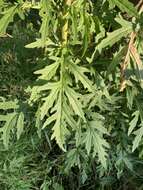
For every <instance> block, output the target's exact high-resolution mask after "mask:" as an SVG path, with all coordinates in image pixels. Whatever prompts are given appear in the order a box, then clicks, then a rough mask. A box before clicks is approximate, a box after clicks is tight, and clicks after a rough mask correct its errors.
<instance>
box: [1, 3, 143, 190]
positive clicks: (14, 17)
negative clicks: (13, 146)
mask: <svg viewBox="0 0 143 190" xmlns="http://www.w3.org/2000/svg"><path fill="white" fill-rule="evenodd" d="M142 11H143V2H142V1H139V2H138V3H137V5H136V6H135V5H134V4H132V3H131V2H130V1H128V0H124V1H121V0H104V1H100V0H97V1H90V0H88V1H87V0H80V1H79V0H61V1H54V0H40V1H32V2H31V1H28V0H26V1H23V0H19V1H14V2H13V1H5V0H0V15H1V18H0V38H1V39H2V40H3V41H4V42H6V41H7V40H8V39H9V38H12V39H13V38H14V41H15V42H17V41H18V40H17V38H16V37H17V35H18V33H19V28H21V27H25V28H26V29H25V33H26V34H24V35H25V36H27V40H25V42H24V44H23V43H22V45H23V47H21V46H20V47H21V49H18V50H17V49H14V51H15V52H17V53H18V55H20V57H22V55H21V54H22V53H21V52H22V51H26V55H25V57H22V58H19V57H18V55H14V56H13V57H14V58H13V57H12V58H11V52H10V53H9V54H8V53H7V54H6V53H3V51H2V53H1V52H0V55H1V58H0V59H1V63H0V64H1V65H2V67H3V68H4V69H5V70H6V69H7V68H6V67H5V66H4V65H5V64H6V63H7V62H8V63H9V62H11V63H12V64H13V65H15V64H16V65H18V66H19V68H21V71H24V74H23V73H22V72H21V73H20V74H19V75H18V76H16V77H17V78H15V76H13V78H14V81H15V82H16V83H17V85H19V88H20V90H19V88H18V90H17V89H16V90H15V92H13V93H11V91H10V90H8V86H7V85H5V84H3V83H2V82H1V83H2V87H1V89H6V92H3V91H2V94H0V95H1V96H2V97H1V101H0V135H1V140H2V141H3V144H4V146H5V148H7V149H8V147H9V144H10V143H9V141H10V140H11V141H13V142H15V136H17V139H18V140H19V138H20V136H21V134H22V133H24V131H25V135H23V136H25V137H23V138H24V139H23V141H25V139H26V135H29V134H27V133H31V132H30V129H27V128H26V129H25V130H24V124H25V126H26V125H27V124H28V126H31V128H32V129H33V126H34V127H35V131H37V133H38V135H39V137H40V138H38V136H37V137H35V136H34V135H33V137H32V138H34V139H36V143H37V144H38V140H39V144H40V142H41V140H40V139H43V140H46V141H47V146H48V149H49V150H50V152H53V151H57V152H58V151H59V149H58V148H57V146H56V144H57V145H58V146H59V148H60V149H61V151H62V153H60V156H59V157H60V159H61V160H60V159H59V160H58V162H59V163H58V164H59V165H58V166H59V168H58V169H57V170H56V169H55V168H54V166H52V168H54V169H53V170H54V171H56V172H59V175H61V179H62V181H64V182H63V186H65V187H67V188H71V189H82V188H85V186H88V185H89V184H90V183H91V181H92V180H93V179H94V180H95V179H99V180H101V182H98V185H99V189H104V188H106V186H109V187H110V186H111V187H110V188H111V189H112V185H113V184H114V183H117V187H116V189H117V188H118V183H119V181H118V180H120V181H122V177H123V176H129V175H130V176H133V177H134V178H136V177H135V176H136V175H139V174H137V172H135V171H134V168H137V166H138V165H139V164H142V163H141V162H140V163H138V161H137V160H138V159H139V158H142V150H141V148H142V137H143V110H142V93H143V74H142V72H143V71H142V70H143V66H142V52H143V38H142V34H143V22H142V19H143V14H142ZM32 15H34V16H33V17H32ZM16 30H17V31H18V32H16ZM30 30H32V32H31V33H30V32H28V31H30ZM21 38H22V37H21ZM22 40H23V39H22ZM16 45H17V44H16ZM24 46H25V47H24ZM32 49H33V50H34V51H33V50H32ZM35 51H36V52H37V53H34V52H35ZM5 55H6V56H5ZM9 55H10V57H9ZM7 56H8V57H7ZM28 57H29V58H28ZM25 59H27V61H26V60H25ZM9 60H10V61H9ZM22 62H25V65H23V63H22ZM27 63H28V64H27ZM33 63H34V64H33ZM29 64H31V65H32V66H28V65H29ZM26 67H28V68H29V67H30V71H31V73H30V71H29V70H28V71H27V69H25V68H26ZM13 68H14V66H13ZM15 70H16V72H17V69H15ZM32 71H34V76H33V74H32ZM11 72H13V71H11V70H10V71H9V73H11ZM28 75H31V76H28ZM4 77H5V76H3V75H2V74H1V77H0V78H1V80H3V78H4ZM25 77H27V78H25ZM19 80H20V81H22V80H24V82H19ZM6 81H8V79H6ZM33 81H34V82H33ZM11 85H12V83H10V86H11ZM21 85H22V88H21ZM19 91H20V92H19ZM26 132H27V133H26ZM43 134H44V135H43ZM50 139H51V140H50ZM18 142H19V141H18ZM19 143H20V142H19ZM55 146H56V148H54V147H55ZM28 152H29V150H28ZM133 152H134V153H133ZM31 154H32V153H31ZM35 154H36V153H35V152H34V153H33V155H35ZM37 154H38V152H37ZM37 154H36V155H35V156H37ZM42 154H43V153H42ZM44 155H46V152H45V154H44ZM57 155H58V153H57ZM48 156H51V157H52V155H49V154H48ZM53 156H54V155H53ZM19 157H20V156H19ZM110 158H111V159H110ZM25 159H26V158H23V156H22V160H21V158H20V161H19V163H20V164H24V162H25V161H24V160H25ZM42 159H43V162H44V163H43V164H44V165H45V158H43V157H42ZM35 160H36V158H35ZM55 160H56V161H57V159H55ZM14 162H15V160H13V161H12V165H13V164H15V163H14ZM50 163H52V164H53V162H52V161H51V162H50ZM60 164H61V165H62V166H60ZM24 166H25V165H24ZM2 167H3V166H2ZM11 167H12V166H11V163H10V165H9V166H8V167H7V166H6V165H4V169H3V171H4V172H5V171H7V170H11ZM37 167H38V164H37ZM48 167H49V168H50V166H48ZM60 167H61V168H60ZM38 169H39V168H38ZM41 170H42V169H41ZM43 170H44V169H43ZM72 170H73V171H72ZM74 170H75V171H74ZM95 170H97V172H96V171H95ZM26 171H27V169H26V168H25V172H26ZM113 171H114V172H113ZM129 171H130V172H129ZM23 172H24V171H23ZM52 172H53V171H52ZM52 172H51V173H50V178H48V174H47V173H46V174H47V177H46V179H45V180H43V182H41V180H39V179H36V180H37V181H38V180H39V181H40V182H39V184H40V185H39V184H38V182H33V181H30V182H29V185H27V186H25V185H23V187H24V188H25V189H26V188H27V189H33V186H32V184H34V183H35V184H36V185H37V186H41V187H40V188H41V189H43V190H44V189H46V188H47V189H49V188H52V189H57V188H58V189H63V188H64V187H62V186H61V185H60V180H59V179H57V178H56V177H55V179H54V177H51V175H54V174H52ZM141 172H142V171H141ZM27 173H29V171H27ZM37 173H38V172H37ZM74 173H75V174H74ZM73 174H74V175H77V176H78V175H79V178H78V181H76V187H75V186H74V185H75V184H74V185H73V186H71V187H68V184H66V180H67V179H64V178H66V177H65V176H66V175H68V176H69V178H70V177H71V176H70V175H73ZM0 175H2V174H0ZM18 175H19V174H18ZM25 175H29V174H25ZM37 175H38V174H37ZM39 175H40V174H39ZM39 175H38V177H37V178H40V177H41V176H39ZM2 176H3V175H2ZM89 176H91V177H89ZM88 177H89V178H88ZM47 178H48V179H47ZM92 178H93V179H92ZM129 179H131V178H130V177H129ZM3 180H7V179H5V178H4V179H3ZM30 180H31V179H30ZM72 180H74V179H72ZM0 183H3V182H0ZM4 183H5V182H4ZM4 183H3V185H4ZM8 183H9V182H8ZM20 183H22V181H20ZM42 183H43V184H42ZM128 183H129V184H130V185H133V184H132V182H130V181H128V182H127V183H123V184H124V186H125V187H124V188H126V185H128ZM27 184H28V183H27ZM19 185H20V184H19ZM84 185H85V186H84ZM135 185H136V184H135ZM82 186H83V187H82ZM95 186H96V184H93V185H92V186H91V187H90V188H91V189H92V188H93V189H94V188H95ZM139 186H140V184H139ZM139 186H138V185H137V188H139ZM3 188H6V187H5V186H3ZM9 188H16V189H20V188H21V189H22V185H21V186H19V187H16V186H15V187H14V186H12V184H11V187H9ZM120 188H123V186H121V187H120ZM129 188H130V187H129ZM135 188H136V187H135ZM141 188H142V187H141ZM113 189H114V188H113Z"/></svg>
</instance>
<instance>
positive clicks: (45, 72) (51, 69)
mask: <svg viewBox="0 0 143 190" xmlns="http://www.w3.org/2000/svg"><path fill="white" fill-rule="evenodd" d="M58 67H59V62H58V61H56V62H55V63H52V64H51V65H48V66H46V67H45V68H44V69H41V70H38V71H36V72H34V74H40V75H41V76H39V79H42V80H50V79H51V78H52V77H53V76H55V74H56V71H57V69H58Z"/></svg>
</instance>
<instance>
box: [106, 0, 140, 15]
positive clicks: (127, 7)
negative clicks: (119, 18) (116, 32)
mask: <svg viewBox="0 0 143 190" xmlns="http://www.w3.org/2000/svg"><path fill="white" fill-rule="evenodd" d="M111 1H112V3H114V5H116V6H117V7H119V9H120V10H121V11H122V12H126V13H128V14H129V16H134V17H138V11H137V9H136V7H135V6H134V5H133V4H132V3H131V2H129V1H128V0H124V1H122V0H110V1H109V2H110V4H111Z"/></svg>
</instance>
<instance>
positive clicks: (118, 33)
mask: <svg viewBox="0 0 143 190" xmlns="http://www.w3.org/2000/svg"><path fill="white" fill-rule="evenodd" d="M132 31H133V28H132V25H131V24H130V22H128V25H126V26H123V27H121V28H119V29H117V30H115V31H113V32H111V33H108V34H107V37H106V38H105V39H103V40H102V41H101V42H100V43H99V44H98V45H97V47H96V50H98V51H99V52H101V51H102V49H104V48H105V47H107V46H110V47H111V46H113V45H114V44H115V43H116V42H118V41H119V40H121V39H122V38H123V37H127V36H128V34H129V33H131V32H132Z"/></svg>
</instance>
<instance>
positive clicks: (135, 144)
mask: <svg viewBox="0 0 143 190" xmlns="http://www.w3.org/2000/svg"><path fill="white" fill-rule="evenodd" d="M134 134H135V135H136V137H135V139H134V141H133V147H132V152H134V151H135V150H136V148H137V147H138V146H139V143H140V142H141V139H142V137H143V127H141V128H140V129H138V130H136V131H135V132H134Z"/></svg>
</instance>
